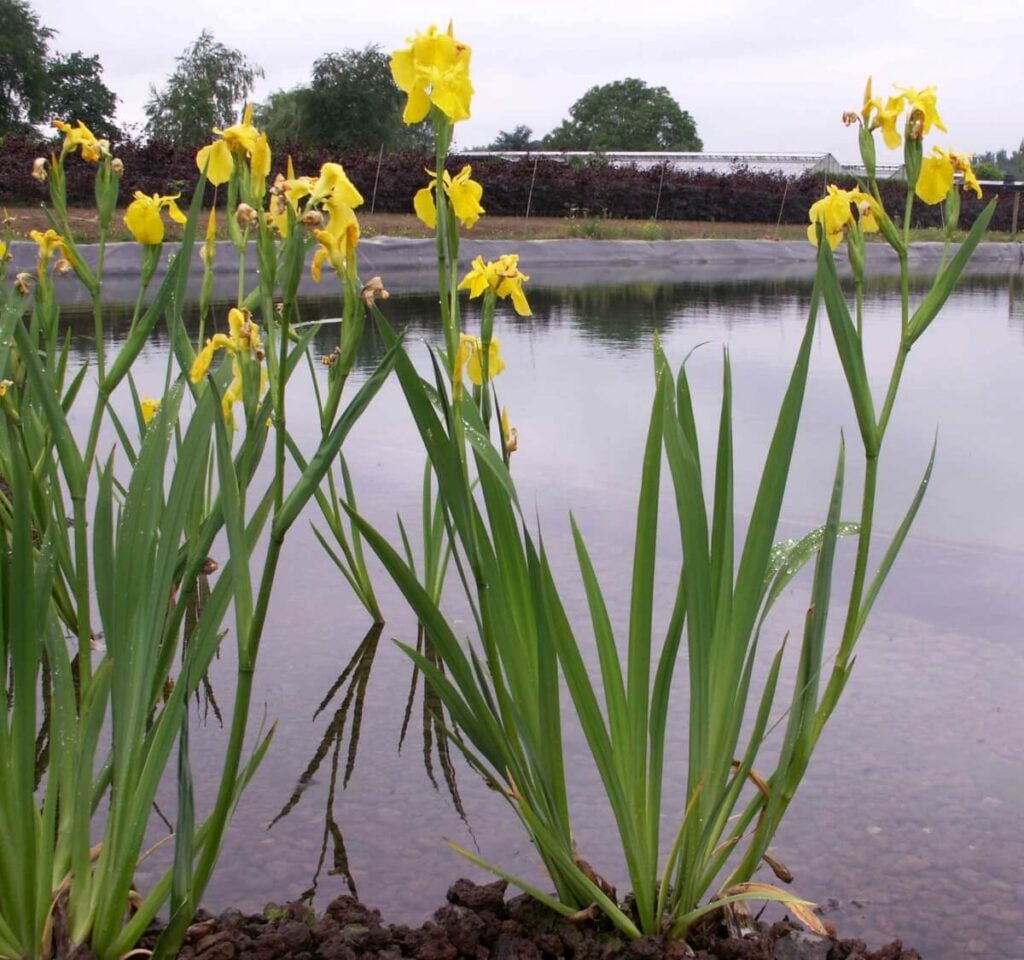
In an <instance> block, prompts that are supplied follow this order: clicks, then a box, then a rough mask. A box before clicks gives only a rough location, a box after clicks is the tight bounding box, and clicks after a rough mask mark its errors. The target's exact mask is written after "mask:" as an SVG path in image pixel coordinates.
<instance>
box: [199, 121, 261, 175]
mask: <svg viewBox="0 0 1024 960" xmlns="http://www.w3.org/2000/svg"><path fill="white" fill-rule="evenodd" d="M213 132H214V133H216V134H219V135H220V137H221V139H220V140H215V141H214V142H213V143H210V144H207V145H206V146H205V147H201V148H200V149H199V151H198V152H197V153H196V166H197V167H198V168H199V170H200V171H202V170H203V169H205V170H206V179H207V180H209V181H210V183H212V184H213V185H214V186H215V187H218V186H220V185H221V184H222V183H227V182H228V180H230V179H231V174H232V172H233V171H234V169H235V159H234V155H235V154H236V153H245V154H246V155H247V156H248V157H249V166H250V169H251V171H252V175H253V176H254V177H256V178H257V179H259V178H263V177H266V176H267V175H268V174H269V173H270V165H271V156H270V144H269V143H268V142H267V137H266V134H264V133H262V132H261V131H259V130H257V129H256V127H254V126H253V125H252V104H251V103H250V104H247V105H246V108H245V112H244V113H243V115H242V122H241V123H236V124H235V125H234V126H231V127H228V128H226V129H224V130H221V129H220V128H219V127H214V128H213Z"/></svg>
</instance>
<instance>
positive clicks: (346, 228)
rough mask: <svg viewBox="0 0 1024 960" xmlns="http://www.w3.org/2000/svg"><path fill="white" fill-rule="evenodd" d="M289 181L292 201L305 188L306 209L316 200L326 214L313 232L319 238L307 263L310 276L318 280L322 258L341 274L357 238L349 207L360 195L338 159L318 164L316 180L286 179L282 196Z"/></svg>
mask: <svg viewBox="0 0 1024 960" xmlns="http://www.w3.org/2000/svg"><path fill="white" fill-rule="evenodd" d="M289 184H290V185H291V189H292V194H291V196H294V197H295V198H296V200H295V201H293V202H297V200H298V198H299V197H301V196H302V195H303V193H302V191H304V190H308V193H309V201H308V202H307V212H309V211H311V210H312V209H313V207H314V205H315V204H317V203H320V204H321V205H322V207H323V210H324V212H325V213H326V214H327V216H328V220H327V224H326V226H325V227H324V228H323V229H319V230H314V232H313V235H314V236H315V237H316V238H317V240H319V241H320V246H319V247H318V248H317V250H316V252H315V253H314V254H313V262H312V264H311V265H310V272H311V274H312V275H313V280H314V281H315V282H316V283H319V282H320V280H321V277H322V273H323V265H324V262H325V261H329V262H330V264H331V266H332V267H334V269H335V271H336V272H337V274H338V275H339V276H341V275H343V274H344V273H345V271H346V269H347V266H348V264H349V262H350V261H351V259H352V256H353V254H354V253H355V249H356V244H357V243H358V242H359V235H360V231H359V221H358V220H357V219H356V215H355V211H354V210H353V207H358V206H359V205H360V204H361V203H362V202H363V195H362V194H361V193H360V192H359V191H358V190H357V189H356V188H355V186H354V184H353V183H352V181H351V180H349V178H348V176H346V174H345V171H344V169H343V168H342V166H341V164H339V163H325V164H324V165H323V166H322V167H321V168H320V177H319V179H318V180H317V181H316V182H310V181H309V178H303V179H302V180H293V181H288V183H286V185H285V194H286V196H289V194H288V190H289ZM291 196H289V200H290V199H291Z"/></svg>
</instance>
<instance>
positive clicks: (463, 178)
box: [412, 164, 485, 230]
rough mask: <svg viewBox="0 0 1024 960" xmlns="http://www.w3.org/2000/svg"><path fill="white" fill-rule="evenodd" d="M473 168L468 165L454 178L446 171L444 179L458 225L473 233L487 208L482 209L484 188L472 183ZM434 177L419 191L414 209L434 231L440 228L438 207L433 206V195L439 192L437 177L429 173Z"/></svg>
mask: <svg viewBox="0 0 1024 960" xmlns="http://www.w3.org/2000/svg"><path fill="white" fill-rule="evenodd" d="M472 172H473V168H472V167H470V166H469V164H467V165H466V166H464V167H463V168H462V169H461V170H460V171H459V172H458V173H457V174H455V176H454V177H453V176H452V175H451V174H450V173H449V172H448V171H447V170H445V171H444V173H443V175H442V182H443V183H444V192H445V193H446V194H448V199H449V200H451V202H452V209H453V210H454V211H455V216H456V217H458V219H459V222H460V223H461V224H462V225H463V226H464V227H465V228H466V229H467V230H469V229H472V227H473V224H475V223H476V222H477V220H479V219H480V216H481V214H483V213H484V212H485V211H484V208H483V207H482V206H480V199H481V198H482V197H483V195H484V188H483V187H482V186H480V184H479V183H477V182H476V181H475V180H471V179H470V175H471V174H472ZM427 173H428V174H429V175H430V176H431V177H433V179H432V180H431V181H430V183H428V184H427V185H426V186H425V187H424V188H423V189H422V190H417V191H416V196H414V197H413V198H412V206H413V209H414V210H415V211H416V216H417V217H419V218H420V220H422V221H423V222H424V223H425V224H426V225H427V226H428V227H430V229H431V230H433V229H434V227H435V226H437V207H436V206H435V205H434V191H435V190H436V189H437V174H436V173H434V171H433V170H427Z"/></svg>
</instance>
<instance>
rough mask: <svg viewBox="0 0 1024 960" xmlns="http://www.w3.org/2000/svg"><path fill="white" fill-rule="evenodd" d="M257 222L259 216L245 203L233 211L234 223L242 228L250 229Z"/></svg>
mask: <svg viewBox="0 0 1024 960" xmlns="http://www.w3.org/2000/svg"><path fill="white" fill-rule="evenodd" d="M257 220H259V214H258V213H257V212H256V211H255V210H254V209H253V208H252V207H250V206H249V204H247V203H240V204H239V205H238V209H237V210H235V222H236V223H237V224H238V225H239V226H240V227H242V228H243V229H244V228H245V227H251V226H253V224H255V223H256V222H257Z"/></svg>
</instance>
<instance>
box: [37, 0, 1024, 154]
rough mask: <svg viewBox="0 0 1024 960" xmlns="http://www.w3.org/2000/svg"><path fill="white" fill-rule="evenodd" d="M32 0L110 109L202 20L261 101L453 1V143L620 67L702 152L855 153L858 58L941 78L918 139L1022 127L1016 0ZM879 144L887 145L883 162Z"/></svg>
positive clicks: (137, 95)
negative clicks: (652, 91) (110, 97)
mask: <svg viewBox="0 0 1024 960" xmlns="http://www.w3.org/2000/svg"><path fill="white" fill-rule="evenodd" d="M30 2H31V4H32V6H33V8H34V9H35V11H36V12H37V13H38V15H39V17H40V20H41V21H42V22H43V23H44V24H45V25H47V26H49V27H51V28H52V29H54V30H57V31H59V33H58V35H57V36H56V37H55V38H54V40H53V41H51V49H52V50H59V51H61V52H64V53H67V52H70V51H72V50H81V51H82V52H83V53H85V54H90V55H91V54H98V55H99V57H100V61H101V62H102V64H103V66H104V69H105V73H104V80H105V81H106V83H107V85H108V86H109V87H110V88H111V89H113V90H114V91H115V92H116V93H117V95H118V96H119V97H120V98H121V104H120V109H119V114H118V119H119V121H120V122H121V123H122V124H123V123H141V122H142V121H143V120H144V115H143V112H142V106H143V104H144V102H145V100H146V97H147V93H148V89H149V85H150V84H151V83H155V84H157V85H158V86H160V85H162V84H163V82H164V80H165V79H166V77H167V76H168V74H169V73H170V72H171V71H172V70H173V68H174V58H175V57H176V56H178V55H180V54H181V52H182V51H183V50H184V49H185V48H186V47H187V46H189V45H190V44H191V43H192V42H193V41H194V40H195V38H196V37H197V36H198V35H199V32H200V31H201V30H202V29H203V28H204V27H205V28H207V29H209V30H210V31H212V33H213V34H214V36H215V38H216V39H217V40H218V41H220V42H221V43H223V44H225V45H227V46H231V47H236V48H238V49H240V50H241V51H242V52H243V53H245V54H246V55H247V56H248V57H249V58H250V59H251V60H253V61H255V62H256V63H258V64H260V66H262V67H263V69H264V70H265V71H266V78H265V79H264V80H262V81H260V82H259V84H258V86H257V88H256V91H255V98H256V99H257V100H259V99H261V98H263V97H265V96H266V95H267V94H268V93H270V92H272V91H274V90H278V89H287V88H290V87H293V86H296V85H298V84H302V83H306V82H308V80H309V74H310V65H311V64H312V62H313V61H314V60H315V59H316V58H317V57H318V56H320V55H322V54H324V53H328V52H337V51H340V50H343V49H345V48H362V47H364V46H366V45H367V44H369V43H379V44H380V45H381V46H382V47H383V48H384V49H385V50H388V51H390V50H393V49H396V48H398V47H401V46H404V41H405V38H406V37H407V36H410V35H411V34H412V33H413V32H414V30H416V29H424V28H425V27H427V26H428V25H429V24H430V23H437V24H438V25H439V26H444V25H445V24H446V23H447V21H448V18H449V17H450V16H451V17H454V20H455V29H456V36H458V37H459V39H460V40H463V41H464V42H466V43H468V44H469V45H470V46H471V47H472V48H473V61H472V76H473V83H474V86H475V88H476V94H475V97H474V99H473V104H472V111H473V117H472V119H471V120H468V121H466V122H465V123H462V124H460V125H459V127H458V128H457V132H456V140H457V144H458V145H459V146H461V147H463V148H470V147H473V146H475V145H478V144H485V143H487V142H489V141H490V140H492V139H493V138H494V136H495V134H497V132H498V131H499V130H511V129H512V128H513V127H515V126H516V125H517V124H526V125H527V126H529V127H531V128H532V129H533V131H534V136H538V137H539V136H542V135H543V134H545V133H547V132H548V131H550V130H551V129H552V128H553V127H555V126H556V125H557V124H558V123H559V122H560V121H561V120H562V119H563V118H564V117H565V116H566V114H567V112H568V109H569V107H570V106H571V105H572V103H573V102H574V101H575V100H576V99H577V98H578V97H579V96H580V95H582V94H583V93H584V92H585V91H586V90H587V89H588V88H589V87H591V86H593V85H595V84H600V83H608V82H610V81H613V80H621V79H624V78H626V77H639V78H640V79H642V80H644V81H646V82H647V83H648V84H651V85H652V86H665V87H667V88H668V89H669V91H670V92H671V93H672V95H673V96H674V97H675V98H676V100H678V101H679V103H680V105H681V106H682V107H683V109H685V110H688V111H689V112H690V114H691V115H692V116H693V118H694V119H695V120H696V122H697V130H698V133H699V134H700V136H701V138H702V139H703V141H704V149H705V150H706V151H712V152H825V151H829V152H831V153H833V154H835V155H836V156H837V157H838V158H839V159H841V160H853V159H855V158H856V156H857V141H856V133H855V131H853V130H846V129H845V128H844V127H843V126H842V124H841V123H840V115H841V114H842V111H843V110H845V109H859V107H860V103H861V97H862V93H863V89H864V80H865V78H866V77H867V76H868V74H871V75H873V76H874V80H875V90H876V92H877V93H888V92H890V91H891V85H892V84H893V83H899V84H904V85H910V86H926V85H928V84H935V85H936V86H937V87H938V93H939V110H940V112H941V114H942V117H943V119H944V120H945V122H946V126H947V127H948V128H949V134H948V136H945V135H942V134H940V135H939V139H937V140H935V139H933V140H932V141H931V142H935V143H939V144H941V145H944V146H947V147H952V148H954V149H958V150H963V151H980V150H987V149H997V148H999V147H1007V148H1014V147H1016V146H1017V144H1019V143H1020V141H1021V138H1022V137H1024V96H1022V95H1021V82H1022V80H1024V57H1022V49H1024V43H1022V41H1024V0H968V2H963V0H858V2H856V3H851V4H839V3H830V2H827V0H779V2H776V3H770V2H765V0H700V2H696V0H665V2H657V0H627V2H611V0H519V2H518V3H516V2H502V3H496V2H493V0H483V2H480V0H478V2H476V3H474V4H450V5H447V6H445V5H434V6H432V5H430V4H427V3H422V2H420V3H412V2H408V0H369V2H365V0H364V2H359V3H355V2H352V0H327V2H323V0H321V2H319V3H311V2H305V3H301V4H295V5H294V6H293V5H292V4H290V3H287V2H281V0H275V2H271V0H220V2H217V3H213V2H209V0H162V2H159V3H157V2H154V0H30ZM880 146H881V145H880ZM889 159H890V157H889V156H887V155H886V154H885V151H884V148H883V149H882V152H881V153H880V155H879V160H880V161H881V162H885V161H887V160H889ZM891 161H892V162H898V157H897V156H896V155H895V154H892V155H891Z"/></svg>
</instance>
